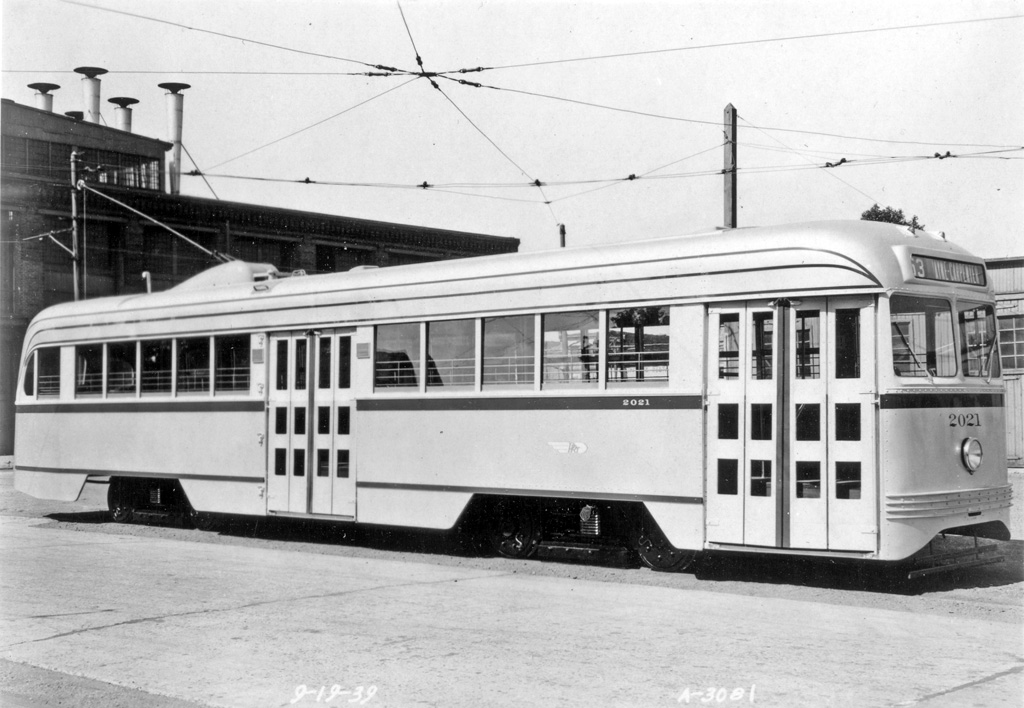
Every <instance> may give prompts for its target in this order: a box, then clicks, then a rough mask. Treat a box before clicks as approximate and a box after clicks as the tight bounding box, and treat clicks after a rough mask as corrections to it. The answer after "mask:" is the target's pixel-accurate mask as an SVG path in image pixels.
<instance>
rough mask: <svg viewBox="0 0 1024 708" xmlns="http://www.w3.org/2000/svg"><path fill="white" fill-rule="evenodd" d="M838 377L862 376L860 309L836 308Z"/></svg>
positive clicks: (851, 377) (852, 377) (855, 377)
mask: <svg viewBox="0 0 1024 708" xmlns="http://www.w3.org/2000/svg"><path fill="white" fill-rule="evenodd" d="M835 358H836V378H837V379H859V378H860V310H836V353H835Z"/></svg>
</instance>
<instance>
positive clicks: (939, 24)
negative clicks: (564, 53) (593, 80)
mask: <svg viewBox="0 0 1024 708" xmlns="http://www.w3.org/2000/svg"><path fill="white" fill-rule="evenodd" d="M1021 18H1024V15H1004V16H1002V17H978V18H974V19H968V20H950V21H948V22H927V23H922V24H916V25H899V26H896V27H875V28H869V29H859V30H840V31H836V32H819V33H816V34H801V35H793V36H790V37H770V38H767V39H747V40H740V41H736V42H719V43H716V44H698V45H692V46H688V47H670V48H668V49H647V50H642V51H636V52H619V53H616V54H599V55H595V56H587V57H572V58H569V59H550V60H546V61H534V62H524V63H521V64H503V65H497V66H479V67H476V68H473V69H452V70H450V71H443V72H440V73H442V74H468V73H475V72H482V71H499V70H502V69H523V68H527V67H534V66H550V65H552V64H570V63H578V62H584V61H600V60H604V59H624V58H627V57H637V56H649V55H652V54H670V53H673V52H690V51H696V50H699V49H720V48H723V47H742V46H747V45H751V44H768V43H771V42H793V41H797V40H804V39H823V38H826V37H841V36H847V35H858V34H871V33H876V32H898V31H902V30H911V29H924V28H928V27H946V26H950V25H965V24H972V23H978V22H1001V21H1003V20H1019V19H1021Z"/></svg>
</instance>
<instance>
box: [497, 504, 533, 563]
mask: <svg viewBox="0 0 1024 708" xmlns="http://www.w3.org/2000/svg"><path fill="white" fill-rule="evenodd" d="M540 533H541V531H540V516H539V514H538V513H537V510H536V507H535V506H534V505H533V504H530V503H527V502H519V501H501V502H499V503H498V505H497V506H496V507H495V509H494V515H493V516H492V517H491V519H490V523H489V525H488V540H489V542H490V546H491V548H492V549H493V550H494V552H495V553H497V554H498V555H499V556H504V557H506V558H529V557H530V556H532V555H533V554H534V553H536V552H537V546H538V545H540Z"/></svg>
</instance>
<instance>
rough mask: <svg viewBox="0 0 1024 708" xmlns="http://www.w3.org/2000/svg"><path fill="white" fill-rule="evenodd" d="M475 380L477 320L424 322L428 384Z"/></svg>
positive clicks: (458, 384)
mask: <svg viewBox="0 0 1024 708" xmlns="http://www.w3.org/2000/svg"><path fill="white" fill-rule="evenodd" d="M475 383H476V322H475V321H473V320H455V321H451V322H431V323H429V324H427V388H436V387H449V388H450V387H452V386H472V385H474V384H475Z"/></svg>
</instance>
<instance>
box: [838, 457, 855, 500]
mask: <svg viewBox="0 0 1024 708" xmlns="http://www.w3.org/2000/svg"><path fill="white" fill-rule="evenodd" d="M836 499H860V463H859V462H837V463H836Z"/></svg>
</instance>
